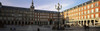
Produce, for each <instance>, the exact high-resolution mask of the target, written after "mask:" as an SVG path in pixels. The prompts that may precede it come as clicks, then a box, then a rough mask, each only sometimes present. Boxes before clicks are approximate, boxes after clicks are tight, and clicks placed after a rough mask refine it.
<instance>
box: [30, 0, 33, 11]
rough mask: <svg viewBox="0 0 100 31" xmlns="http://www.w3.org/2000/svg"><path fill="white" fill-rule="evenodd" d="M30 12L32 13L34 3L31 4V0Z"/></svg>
mask: <svg viewBox="0 0 100 31" xmlns="http://www.w3.org/2000/svg"><path fill="white" fill-rule="evenodd" d="M30 10H31V11H34V3H33V0H32V4H31V6H30Z"/></svg>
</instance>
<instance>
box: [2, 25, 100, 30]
mask: <svg viewBox="0 0 100 31" xmlns="http://www.w3.org/2000/svg"><path fill="white" fill-rule="evenodd" d="M38 28H39V29H40V31H99V30H100V28H99V27H91V28H89V29H84V28H82V27H66V28H65V30H52V26H50V25H43V26H38V25H22V26H21V25H5V27H4V28H0V31H37V29H38Z"/></svg>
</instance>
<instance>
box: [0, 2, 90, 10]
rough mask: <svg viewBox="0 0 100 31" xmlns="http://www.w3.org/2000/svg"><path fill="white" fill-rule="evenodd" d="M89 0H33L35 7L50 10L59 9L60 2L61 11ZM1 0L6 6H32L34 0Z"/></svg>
mask: <svg viewBox="0 0 100 31" xmlns="http://www.w3.org/2000/svg"><path fill="white" fill-rule="evenodd" d="M87 1H90V0H33V2H34V6H35V9H39V10H48V11H57V10H56V9H55V5H57V4H58V3H60V4H61V5H62V9H61V10H60V11H64V10H66V9H69V8H72V7H74V6H77V5H79V4H82V3H85V2H87ZM0 2H1V3H2V5H6V6H14V7H23V8H30V6H31V3H32V0H0Z"/></svg>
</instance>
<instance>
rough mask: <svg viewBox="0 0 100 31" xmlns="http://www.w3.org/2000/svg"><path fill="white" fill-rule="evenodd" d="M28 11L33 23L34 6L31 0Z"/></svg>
mask: <svg viewBox="0 0 100 31" xmlns="http://www.w3.org/2000/svg"><path fill="white" fill-rule="evenodd" d="M30 11H31V13H30V14H31V15H32V16H31V19H32V20H31V21H34V4H33V0H32V5H31V6H30Z"/></svg>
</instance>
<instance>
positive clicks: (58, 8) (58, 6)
mask: <svg viewBox="0 0 100 31" xmlns="http://www.w3.org/2000/svg"><path fill="white" fill-rule="evenodd" d="M61 8H62V5H60V4H59V3H58V5H55V9H57V10H58V21H57V24H58V25H57V28H58V29H60V19H59V17H60V12H59V10H61Z"/></svg>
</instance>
